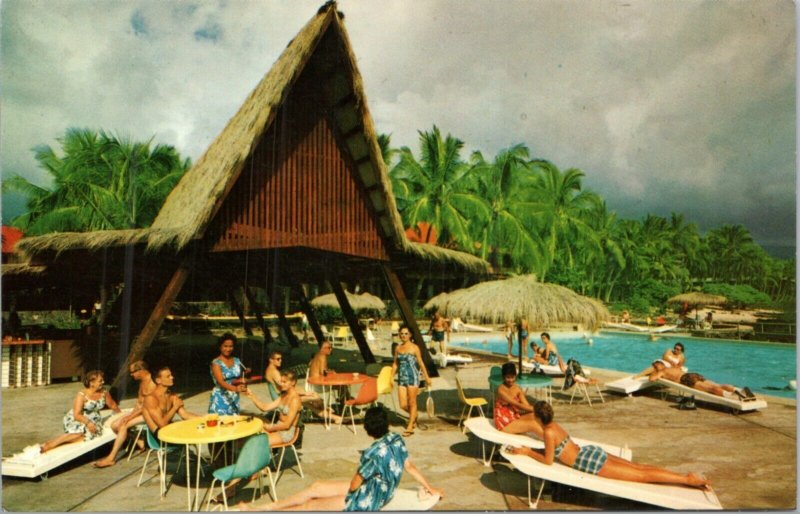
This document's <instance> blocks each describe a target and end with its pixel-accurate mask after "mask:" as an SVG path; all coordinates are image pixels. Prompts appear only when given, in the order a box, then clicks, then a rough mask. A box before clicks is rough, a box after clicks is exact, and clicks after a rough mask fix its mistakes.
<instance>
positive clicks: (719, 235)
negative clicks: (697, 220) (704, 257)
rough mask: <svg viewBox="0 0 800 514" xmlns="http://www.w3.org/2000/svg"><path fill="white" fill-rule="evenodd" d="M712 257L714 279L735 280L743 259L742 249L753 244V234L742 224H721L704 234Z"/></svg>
mask: <svg viewBox="0 0 800 514" xmlns="http://www.w3.org/2000/svg"><path fill="white" fill-rule="evenodd" d="M706 239H707V241H708V246H709V250H710V253H711V255H712V256H713V257H712V259H713V260H712V263H711V270H712V276H713V277H714V278H715V279H719V280H722V281H735V280H736V277H737V275H738V274H739V273H738V271H739V269H740V268H741V266H742V260H743V259H744V250H745V248H746V247H747V246H749V245H752V244H753V236H751V235H750V232H749V231H748V230H747V229H746V228H745V227H744V226H743V225H722V226H721V227H719V228H716V229H713V230H710V231H709V232H708V234H707V236H706Z"/></svg>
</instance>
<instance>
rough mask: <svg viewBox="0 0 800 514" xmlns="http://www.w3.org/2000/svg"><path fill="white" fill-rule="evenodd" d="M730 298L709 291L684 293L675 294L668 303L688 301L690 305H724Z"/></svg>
mask: <svg viewBox="0 0 800 514" xmlns="http://www.w3.org/2000/svg"><path fill="white" fill-rule="evenodd" d="M727 301H728V299H727V298H725V297H724V296H722V295H716V294H708V293H699V292H691V293H683V294H679V295H677V296H673V297H672V298H670V299H669V300H667V303H688V304H689V305H723V304H725V303H727Z"/></svg>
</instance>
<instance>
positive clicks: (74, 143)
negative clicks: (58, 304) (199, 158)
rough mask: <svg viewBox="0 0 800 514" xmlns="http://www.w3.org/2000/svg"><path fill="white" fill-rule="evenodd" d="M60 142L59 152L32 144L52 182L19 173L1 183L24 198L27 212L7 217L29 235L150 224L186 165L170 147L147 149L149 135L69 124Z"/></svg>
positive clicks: (7, 189) (149, 145) (36, 155)
mask: <svg viewBox="0 0 800 514" xmlns="http://www.w3.org/2000/svg"><path fill="white" fill-rule="evenodd" d="M59 142H60V143H61V153H62V155H61V156H59V155H57V154H56V152H55V151H54V150H53V149H52V148H51V147H49V146H39V147H36V148H34V154H35V157H36V160H37V161H39V165H40V166H41V167H42V168H43V169H45V170H46V171H47V172H48V173H49V174H50V175H51V176H52V178H53V183H52V186H51V187H49V188H48V187H43V186H39V185H36V184H33V183H31V182H29V181H28V180H27V179H25V178H23V177H21V176H19V175H16V176H12V177H11V178H9V179H8V180H6V181H4V182H3V190H4V191H9V190H15V191H19V192H22V193H23V194H25V195H26V196H27V197H28V200H27V207H28V212H27V213H25V214H22V215H20V216H17V217H16V218H14V219H13V220H12V221H11V223H12V224H13V225H14V226H16V227H18V228H20V229H22V230H23V231H24V232H25V233H26V234H28V235H39V234H45V233H48V232H56V231H59V232H61V231H76V232H83V231H90V230H104V229H122V228H137V227H146V226H149V225H150V224H151V223H152V222H153V220H154V219H155V216H156V215H157V214H158V211H159V209H160V208H161V205H162V204H163V202H164V200H165V198H166V197H167V195H168V194H169V192H170V191H171V190H172V188H173V187H174V186H175V184H177V182H178V180H180V178H181V176H182V175H183V173H184V172H185V171H186V170H187V169H188V168H189V166H190V161H189V160H188V159H186V160H181V158H180V156H179V154H178V152H177V151H176V150H175V149H174V148H173V147H171V146H165V145H156V146H155V147H154V148H151V144H152V140H151V141H147V142H145V143H132V142H130V141H126V140H120V139H119V138H117V137H114V136H111V135H108V134H107V133H105V132H102V131H101V132H100V133H97V132H94V131H91V130H88V129H76V128H70V129H68V130H67V131H66V134H65V135H64V137H63V138H61V139H59Z"/></svg>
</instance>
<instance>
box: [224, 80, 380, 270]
mask: <svg viewBox="0 0 800 514" xmlns="http://www.w3.org/2000/svg"><path fill="white" fill-rule="evenodd" d="M303 82H305V84H302V85H300V84H298V86H299V89H300V90H301V92H302V93H303V94H302V95H300V94H296V95H295V94H293V95H291V96H290V98H288V99H287V101H286V102H285V103H284V105H283V106H282V107H281V109H280V111H279V112H278V115H277V118H276V120H275V123H274V124H273V126H272V128H270V129H269V131H268V132H267V133H266V134H265V136H264V138H263V139H262V141H261V142H260V143H259V145H258V147H257V148H256V151H255V152H254V153H253V154H252V156H251V157H250V159H249V160H248V162H247V163H245V169H244V170H243V172H242V174H241V175H240V177H239V180H238V181H237V183H236V184H235V185H234V187H233V189H232V190H231V193H230V195H229V196H228V197H227V198H226V199H225V203H224V204H223V206H222V208H221V209H220V211H219V213H218V214H217V216H216V218H215V220H214V222H213V224H212V229H211V232H210V237H211V239H210V240H211V241H212V246H211V249H212V251H237V250H251V249H268V248H286V247H292V246H302V247H310V248H318V249H321V250H326V251H332V252H338V253H343V254H347V255H354V256H359V257H366V258H370V259H377V260H388V259H389V256H388V253H387V250H386V248H385V246H384V242H383V240H382V239H381V237H380V235H379V231H378V227H377V225H376V224H375V221H374V218H373V216H372V215H371V213H370V212H369V210H368V207H367V202H366V201H365V198H364V197H363V193H362V191H363V188H362V186H361V185H360V184H359V183H357V182H356V180H355V179H354V176H355V173H353V171H352V170H351V169H349V164H348V161H347V160H346V159H345V158H344V157H343V156H342V153H341V151H340V149H339V146H338V144H337V141H336V137H335V135H334V133H333V131H332V130H331V126H330V122H329V118H328V116H327V115H326V114H325V112H324V108H323V107H322V106H321V102H320V97H319V96H318V94H317V93H316V92H314V91H308V90H305V91H304V89H306V88H305V87H304V86H308V82H306V81H303Z"/></svg>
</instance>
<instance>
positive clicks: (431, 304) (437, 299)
mask: <svg viewBox="0 0 800 514" xmlns="http://www.w3.org/2000/svg"><path fill="white" fill-rule="evenodd" d="M447 298H448V293H439V294H437V295H436V296H434V297H433V298H431V299H430V300H428V303H426V304H425V305H424V306H423V307H422V308H423V309H424V310H426V311H435V310H440V311H444V308H445V306H446V305H447Z"/></svg>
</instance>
